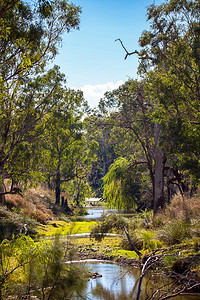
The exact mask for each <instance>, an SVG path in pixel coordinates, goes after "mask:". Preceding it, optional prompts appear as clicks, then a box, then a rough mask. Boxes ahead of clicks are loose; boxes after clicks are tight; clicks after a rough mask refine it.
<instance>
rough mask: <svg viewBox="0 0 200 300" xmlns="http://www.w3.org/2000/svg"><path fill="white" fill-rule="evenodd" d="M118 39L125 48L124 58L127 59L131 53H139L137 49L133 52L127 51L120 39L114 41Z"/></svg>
mask: <svg viewBox="0 0 200 300" xmlns="http://www.w3.org/2000/svg"><path fill="white" fill-rule="evenodd" d="M117 41H119V42H120V43H121V45H122V48H123V49H124V50H125V52H126V56H125V58H124V59H125V60H126V59H127V57H128V56H130V55H133V54H139V52H138V51H137V50H135V51H133V52H128V51H127V49H126V48H125V47H124V44H123V43H122V41H121V39H116V40H115V42H117Z"/></svg>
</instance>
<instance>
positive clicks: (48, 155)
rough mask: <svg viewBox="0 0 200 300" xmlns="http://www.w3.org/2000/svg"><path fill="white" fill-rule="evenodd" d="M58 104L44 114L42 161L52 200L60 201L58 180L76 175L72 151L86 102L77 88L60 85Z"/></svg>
mask: <svg viewBox="0 0 200 300" xmlns="http://www.w3.org/2000/svg"><path fill="white" fill-rule="evenodd" d="M62 91H63V93H62V100H61V101H60V103H59V106H58V107H56V108H55V109H54V111H52V112H51V113H50V114H49V116H48V117H47V120H46V122H47V124H48V126H46V129H45V135H44V140H43V142H42V145H43V148H44V155H43V159H44V162H43V165H44V166H45V168H44V172H45V173H46V176H47V178H48V182H49V185H50V186H52V187H53V188H55V193H56V197H55V198H56V204H60V194H61V184H62V183H64V182H68V181H70V180H72V179H74V178H75V177H76V176H77V174H76V173H77V172H76V170H77V161H76V152H77V148H78V147H79V146H78V143H79V141H80V140H81V139H82V121H81V118H82V116H83V112H84V105H86V103H85V101H84V98H83V94H82V92H81V91H74V90H70V89H67V88H63V89H62Z"/></svg>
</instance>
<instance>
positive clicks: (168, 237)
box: [159, 220, 190, 245]
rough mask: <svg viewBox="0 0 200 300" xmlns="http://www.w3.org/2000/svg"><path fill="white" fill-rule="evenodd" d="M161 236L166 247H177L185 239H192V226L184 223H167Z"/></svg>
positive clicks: (161, 231) (176, 221) (175, 221)
mask: <svg viewBox="0 0 200 300" xmlns="http://www.w3.org/2000/svg"><path fill="white" fill-rule="evenodd" d="M159 236H160V238H161V240H163V241H164V243H165V244H166V245H175V244H179V243H181V242H182V241H183V240H184V239H185V238H187V237H190V224H189V223H186V222H184V221H178V220H174V221H173V222H169V223H167V224H166V225H165V226H164V227H163V229H162V230H160V233H159Z"/></svg>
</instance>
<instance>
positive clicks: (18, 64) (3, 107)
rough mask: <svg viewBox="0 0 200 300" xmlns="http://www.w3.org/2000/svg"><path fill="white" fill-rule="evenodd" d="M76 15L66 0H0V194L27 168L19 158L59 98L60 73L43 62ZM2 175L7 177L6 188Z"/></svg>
mask: <svg viewBox="0 0 200 300" xmlns="http://www.w3.org/2000/svg"><path fill="white" fill-rule="evenodd" d="M79 14H80V8H79V7H77V6H74V5H73V4H68V2H67V1H65V0H64V1H61V0H55V1H46V0H43V1H34V2H32V3H31V2H30V3H29V2H26V1H4V0H2V1H1V2H0V24H1V25H2V26H1V27H0V120H1V129H0V195H4V194H5V193H7V192H11V193H13V192H15V191H16V189H14V184H13V183H15V182H16V181H17V180H18V179H19V174H20V173H27V171H28V169H27V168H26V167H27V166H28V163H27V161H25V162H23V163H22V164H20V162H22V158H24V159H26V158H27V157H29V158H28V160H29V161H30V156H31V155H32V154H33V150H34V151H35V150H36V147H33V146H31V145H33V142H34V141H36V139H37V138H38V137H39V136H40V135H41V132H42V130H43V125H42V123H41V120H42V118H43V117H44V115H46V114H47V113H49V112H50V110H51V109H53V107H54V106H56V105H57V103H58V102H59V99H60V98H61V97H62V95H61V89H60V87H61V85H62V82H63V79H64V77H63V75H62V74H60V72H59V69H58V68H57V67H55V68H54V69H52V70H49V71H45V67H46V66H47V64H48V62H49V61H50V60H52V59H53V58H54V57H55V55H56V54H57V51H58V50H57V47H58V45H59V44H60V42H61V35H62V33H63V32H65V31H69V30H70V29H71V28H78V25H79ZM41 72H42V73H45V75H41ZM35 145H36V144H35ZM19 151H21V152H19ZM24 152H26V153H27V152H28V153H29V154H28V153H27V154H28V155H27V157H26V155H25V154H24ZM20 153H21V154H20ZM20 157H21V159H20ZM24 163H25V164H26V167H24V168H23V165H24ZM29 170H30V168H29ZM5 178H11V179H12V184H11V190H10V191H5V189H4V185H3V183H4V179H5ZM21 179H23V178H22V176H21ZM1 201H3V199H1Z"/></svg>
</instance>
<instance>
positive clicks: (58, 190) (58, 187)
mask: <svg viewBox="0 0 200 300" xmlns="http://www.w3.org/2000/svg"><path fill="white" fill-rule="evenodd" d="M56 204H57V205H60V170H57V174H56Z"/></svg>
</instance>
